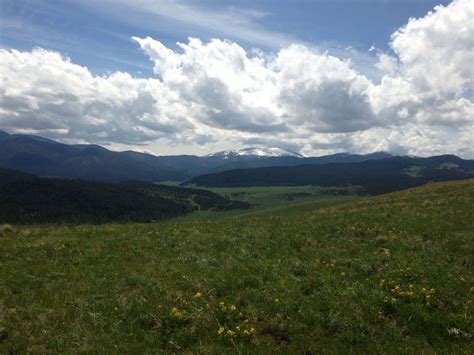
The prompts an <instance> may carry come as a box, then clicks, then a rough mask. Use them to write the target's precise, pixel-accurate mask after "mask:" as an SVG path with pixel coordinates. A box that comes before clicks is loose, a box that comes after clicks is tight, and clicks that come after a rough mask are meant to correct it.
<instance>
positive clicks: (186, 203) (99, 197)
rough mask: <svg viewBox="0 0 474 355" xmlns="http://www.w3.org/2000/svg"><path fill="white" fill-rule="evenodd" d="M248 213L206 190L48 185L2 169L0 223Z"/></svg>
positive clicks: (136, 184)
mask: <svg viewBox="0 0 474 355" xmlns="http://www.w3.org/2000/svg"><path fill="white" fill-rule="evenodd" d="M247 207H248V204H246V203H243V202H236V201H231V200H228V199H226V198H223V197H221V196H219V195H217V194H215V193H213V192H210V191H206V190H197V189H186V188H180V187H173V186H162V185H155V184H150V183H144V182H122V183H110V182H109V183H105V182H92V181H82V180H62V179H45V178H38V177H36V176H33V175H30V174H25V173H21V172H17V171H14V170H7V169H0V223H15V224H16V223H53V222H62V223H65V222H74V223H78V222H83V223H99V222H101V223H102V222H109V221H135V222H149V221H154V220H161V219H165V218H170V217H175V216H180V215H183V214H186V213H189V212H192V211H194V210H209V209H216V210H228V209H234V208H247Z"/></svg>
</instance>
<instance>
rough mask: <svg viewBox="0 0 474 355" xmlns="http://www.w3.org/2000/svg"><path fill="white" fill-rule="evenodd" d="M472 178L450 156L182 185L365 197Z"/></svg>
mask: <svg viewBox="0 0 474 355" xmlns="http://www.w3.org/2000/svg"><path fill="white" fill-rule="evenodd" d="M469 178H474V160H464V159H461V158H459V157H457V156H454V155H440V156H434V157H429V158H410V157H389V158H385V159H377V160H366V161H362V162H350V163H343V162H341V163H327V164H319V165H317V164H304V165H296V166H277V167H275V166H274V167H265V168H254V169H235V170H228V171H224V172H220V173H213V174H206V175H201V176H198V177H195V178H192V179H190V180H188V181H187V182H186V183H184V184H183V185H197V186H207V187H237V186H240V187H243V186H245V187H247V186H283V185H319V186H348V185H352V186H360V187H362V188H363V190H364V191H365V193H367V194H379V193H385V192H392V191H397V190H402V189H405V188H409V187H414V186H418V185H423V184H426V183H429V182H434V181H446V180H461V179H469Z"/></svg>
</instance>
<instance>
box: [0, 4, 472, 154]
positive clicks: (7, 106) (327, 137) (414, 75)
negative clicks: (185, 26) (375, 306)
mask: <svg viewBox="0 0 474 355" xmlns="http://www.w3.org/2000/svg"><path fill="white" fill-rule="evenodd" d="M472 18H474V2H473V1H471V0H455V1H453V2H452V3H451V4H450V5H448V6H446V7H443V6H438V7H436V8H435V9H434V10H433V12H430V13H428V14H427V15H426V16H425V17H422V18H419V19H410V20H409V21H408V23H407V24H406V25H405V26H404V27H402V28H400V29H398V30H397V31H396V32H395V33H394V34H393V35H392V38H391V43H390V45H391V49H392V53H380V52H377V53H376V55H377V56H378V59H379V60H378V63H377V64H376V66H377V68H378V69H379V70H380V71H381V72H382V73H383V77H382V79H381V80H380V81H379V82H375V81H374V80H371V79H370V78H368V77H367V76H365V75H363V74H361V73H360V72H358V71H357V70H356V69H355V68H354V67H353V65H352V63H351V62H350V61H349V60H343V59H340V58H338V57H336V56H334V55H329V54H328V53H324V52H319V51H317V50H315V49H312V48H309V47H307V46H304V45H301V44H291V45H288V46H286V47H284V48H281V49H280V50H278V51H277V52H272V53H266V52H262V51H261V50H252V51H246V50H245V49H244V48H243V47H241V46H240V45H239V44H237V43H235V42H232V41H228V40H220V39H213V40H211V41H209V42H206V43H204V42H202V41H200V40H199V39H196V38H190V39H189V40H188V42H187V43H178V49H177V50H173V49H171V48H168V47H166V46H165V45H164V44H163V43H161V42H160V41H159V40H156V39H153V38H151V37H145V38H140V37H133V40H134V41H135V42H136V43H137V44H138V45H139V47H140V48H141V50H142V51H143V52H144V53H145V54H146V55H147V56H148V57H149V58H150V60H151V61H152V62H153V68H154V73H155V76H154V77H152V78H146V79H143V78H135V77H132V76H131V75H130V74H128V73H122V72H116V73H112V74H110V75H108V76H96V75H93V74H92V73H91V72H90V71H89V70H88V69H87V68H85V67H83V66H80V65H77V64H74V63H72V62H71V60H70V59H69V58H66V57H63V56H61V55H60V54H58V53H55V52H51V51H47V50H44V49H40V48H38V49H34V50H32V51H31V52H20V51H17V50H5V49H2V50H0V63H1V65H0V75H1V82H0V99H1V106H0V127H1V128H2V129H5V130H10V131H18V132H21V131H34V132H37V133H41V134H44V135H47V136H49V137H52V138H61V137H62V138H63V139H76V140H81V141H88V142H98V143H114V144H129V145H148V144H152V143H153V142H157V141H158V142H161V144H167V145H173V144H178V145H181V146H183V145H190V146H197V145H203V144H206V143H209V142H217V144H218V145H220V146H221V145H225V144H228V145H229V148H232V146H233V145H239V144H250V143H255V144H265V142H267V144H268V145H276V146H286V147H291V148H292V149H293V150H300V151H301V152H303V153H305V154H308V155H310V154H324V153H329V152H337V151H341V150H351V151H354V152H370V151H374V150H390V151H393V152H400V153H407V154H420V155H426V154H438V153H444V152H450V153H457V154H460V155H463V156H465V157H473V156H474V153H473V152H472V151H470V149H469V148H470V147H472V146H473V144H474V142H473V133H474V128H473V127H474V103H473V101H472V97H469V95H468V94H469V93H470V92H471V93H472V91H473V90H474V65H472V63H474V21H472ZM374 51H376V50H375V49H374V50H373V51H372V52H374ZM226 142H227V143H226Z"/></svg>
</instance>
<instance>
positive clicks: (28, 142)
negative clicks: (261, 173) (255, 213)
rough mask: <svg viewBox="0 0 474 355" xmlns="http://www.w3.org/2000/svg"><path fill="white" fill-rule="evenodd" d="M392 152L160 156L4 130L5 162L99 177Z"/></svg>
mask: <svg viewBox="0 0 474 355" xmlns="http://www.w3.org/2000/svg"><path fill="white" fill-rule="evenodd" d="M388 157H392V155H391V154H389V153H386V152H376V153H372V154H349V153H340V154H333V155H327V156H321V157H304V156H302V155H301V154H298V153H296V152H292V151H289V150H285V149H281V148H258V147H249V148H243V149H238V150H228V151H224V152H217V153H214V154H208V155H206V156H196V155H170V156H155V155H152V154H148V153H139V152H135V151H124V152H114V151H110V150H108V149H106V148H104V147H101V146H99V145H94V144H70V145H68V144H63V143H59V142H56V141H54V140H51V139H47V138H43V137H39V136H33V135H24V134H8V133H7V132H3V131H0V167H3V168H9V169H15V170H20V171H24V172H28V173H32V174H35V175H38V176H43V177H56V178H79V179H85V180H96V181H126V180H140V181H156V182H159V181H166V180H175V181H185V180H188V179H190V178H193V177H195V176H199V175H203V174H209V173H216V172H222V171H226V170H232V169H244V168H259V167H271V166H294V165H301V164H325V163H342V162H344V163H347V162H362V161H366V160H372V159H385V158H388Z"/></svg>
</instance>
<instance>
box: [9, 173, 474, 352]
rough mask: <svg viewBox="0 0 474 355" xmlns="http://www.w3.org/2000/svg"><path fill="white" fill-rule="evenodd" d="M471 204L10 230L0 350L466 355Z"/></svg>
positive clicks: (298, 210)
mask: <svg viewBox="0 0 474 355" xmlns="http://www.w3.org/2000/svg"><path fill="white" fill-rule="evenodd" d="M233 192H235V191H233ZM233 192H232V193H233ZM255 194H258V192H257V191H255ZM312 203H313V205H311V204H312ZM269 205H271V203H269ZM473 205H474V180H467V181H457V182H445V183H436V184H429V185H425V186H422V187H418V188H415V189H411V190H405V191H401V192H397V193H392V194H387V195H380V196H377V197H371V198H363V199H360V200H356V201H351V202H347V203H343V204H339V205H337V206H330V205H329V202H328V203H327V204H326V205H324V204H322V205H318V202H317V201H316V202H309V201H308V203H306V202H305V201H301V204H298V205H295V206H293V207H287V208H282V209H280V210H278V211H279V212H278V213H276V212H275V210H273V211H270V212H260V213H256V214H253V215H250V214H249V215H245V216H240V217H239V216H236V217H233V218H227V219H220V220H208V221H205V220H198V221H190V222H185V221H182V222H180V223H177V222H176V223H175V222H173V221H171V222H163V223H158V224H108V225H102V226H91V225H79V226H70V227H67V226H64V227H16V226H13V227H12V228H10V227H4V228H3V232H1V234H0V280H2V281H1V282H0V353H9V352H13V353H19V352H48V353H51V352H69V353H70V352H97V353H160V352H167V353H170V352H171V353H173V352H175V353H182V352H186V353H236V352H241V353H249V354H250V353H256V352H258V353H275V352H285V353H306V354H310V353H334V352H342V353H347V352H349V351H353V352H357V353H407V352H409V353H425V354H426V353H435V352H436V353H466V354H467V353H472V348H473V346H474V338H473V335H474V322H473V310H474V303H473V301H474V275H473V271H472V266H473V263H474V243H473V238H474V211H473V208H472V206H473ZM321 207H323V208H321Z"/></svg>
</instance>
